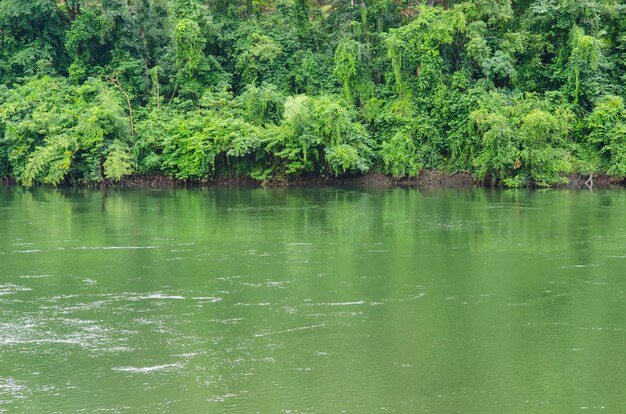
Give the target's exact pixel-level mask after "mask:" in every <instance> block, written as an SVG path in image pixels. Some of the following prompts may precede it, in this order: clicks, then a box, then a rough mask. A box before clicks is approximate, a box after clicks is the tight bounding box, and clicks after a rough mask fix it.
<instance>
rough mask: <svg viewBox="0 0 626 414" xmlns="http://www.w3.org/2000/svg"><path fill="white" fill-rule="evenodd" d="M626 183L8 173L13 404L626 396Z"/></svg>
mask: <svg viewBox="0 0 626 414" xmlns="http://www.w3.org/2000/svg"><path fill="white" fill-rule="evenodd" d="M625 270H626V192H623V191H616V192H611V191H604V192H596V193H590V192H583V191H581V192H569V191H551V192H525V191H504V192H502V191H493V190H485V189H469V190H433V191H418V190H416V189H393V190H363V189H279V190H263V189H217V190H215V189H212V190H207V189H196V190H159V191H149V190H114V191H106V192H102V191H90V190H54V189H41V188H39V189H33V190H30V191H29V190H23V189H20V188H15V187H0V412H24V413H26V412H28V413H37V412H42V413H43V412H45V413H53V412H55V413H83V412H89V413H91V412H108V413H137V412H148V413H159V412H163V413H183V412H184V413H208V412H227V413H255V412H259V413H330V412H349V413H365V412H367V413H370V412H372V413H373V412H397V413H421V412H434V413H455V412H460V413H494V414H495V413H498V414H500V413H536V412H555V413H556V412H558V413H571V412H579V411H582V412H591V411H596V412H615V413H621V412H625V411H626V393H624V390H625V389H626V358H625V356H626V348H625V346H626V306H625V305H626V301H625V299H626V296H625V291H626V272H625Z"/></svg>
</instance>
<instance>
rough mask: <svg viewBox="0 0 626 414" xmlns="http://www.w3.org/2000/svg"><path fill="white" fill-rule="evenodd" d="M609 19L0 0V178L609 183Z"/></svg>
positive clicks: (369, 1) (539, 12) (612, 138)
mask: <svg viewBox="0 0 626 414" xmlns="http://www.w3.org/2000/svg"><path fill="white" fill-rule="evenodd" d="M625 6H626V5H625V4H624V3H623V0H586V1H584V2H580V1H574V0H530V1H513V0H497V1H496V0H432V1H422V2H420V1H397V0H335V1H326V0H229V1H225V0H90V1H86V0H64V1H61V0H19V1H18V0H3V1H0V177H5V178H6V177H8V178H13V179H16V180H17V181H19V182H20V183H22V184H24V185H26V186H30V185H33V184H35V183H46V184H52V185H58V184H62V183H73V182H103V181H119V180H123V179H124V178H125V177H127V176H129V175H133V174H165V175H168V176H171V177H175V178H178V179H188V180H204V179H207V178H209V177H212V176H225V175H236V176H248V177H254V178H257V179H270V178H276V177H287V176H290V175H301V174H318V175H331V176H338V175H345V174H361V173H365V172H368V171H380V172H383V173H386V174H389V175H391V176H394V177H407V176H409V177H412V176H417V175H418V174H419V173H420V171H421V170H422V169H424V168H428V169H437V170H442V171H445V172H449V173H454V172H460V171H464V172H470V173H472V174H474V175H475V176H476V177H477V178H478V179H490V180H491V181H492V182H494V183H499V184H503V185H507V186H514V187H517V186H524V185H528V184H536V185H542V186H550V185H553V184H557V183H560V182H563V181H565V180H566V178H565V177H566V176H567V175H568V174H573V173H579V174H592V173H604V174H609V175H612V176H616V177H624V176H626V149H625V148H626V109H625V105H624V99H626V75H625V73H626V36H624V33H626V7H625Z"/></svg>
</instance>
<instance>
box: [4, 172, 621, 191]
mask: <svg viewBox="0 0 626 414" xmlns="http://www.w3.org/2000/svg"><path fill="white" fill-rule="evenodd" d="M567 179H568V180H569V182H568V183H566V184H559V185H555V186H554V187H553V188H557V189H589V188H623V187H624V185H625V184H626V178H616V177H609V176H606V175H594V176H593V182H591V181H590V180H589V176H588V175H583V174H570V175H568V176H567ZM0 184H4V185H9V184H18V183H16V181H15V180H13V179H7V178H0ZM72 185H77V186H86V187H124V188H186V187H327V186H367V187H383V188H392V187H444V188H468V187H474V186H476V187H497V185H496V183H494V182H492V181H491V180H490V179H485V180H477V179H476V178H475V177H474V176H472V175H471V174H469V173H457V174H449V173H444V172H440V171H432V170H422V171H421V172H420V175H419V176H418V177H412V178H393V177H391V176H388V175H385V174H381V173H369V174H364V175H354V176H343V177H333V176H320V175H303V176H297V177H288V178H273V179H270V180H265V181H259V180H255V179H253V178H249V177H215V178H209V179H204V180H178V179H175V178H172V177H166V176H164V175H136V176H132V177H127V178H124V179H122V180H120V181H119V182H112V181H106V182H103V183H65V184H64V186H72ZM529 188H535V186H534V185H533V183H530V185H529Z"/></svg>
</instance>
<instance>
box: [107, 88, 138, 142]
mask: <svg viewBox="0 0 626 414" xmlns="http://www.w3.org/2000/svg"><path fill="white" fill-rule="evenodd" d="M109 82H111V83H112V84H113V85H115V87H117V89H119V90H120V92H122V93H123V94H124V96H125V97H126V103H127V104H128V112H129V114H130V136H131V140H132V143H133V146H134V145H135V120H134V118H133V106H132V104H131V102H130V96H128V94H127V93H126V91H125V90H124V88H122V85H120V81H119V80H118V79H117V76H111V77H110V78H109Z"/></svg>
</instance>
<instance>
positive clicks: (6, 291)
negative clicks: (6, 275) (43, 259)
mask: <svg viewBox="0 0 626 414" xmlns="http://www.w3.org/2000/svg"><path fill="white" fill-rule="evenodd" d="M31 290H32V289H31V288H29V287H27V286H19V285H14V284H13V283H6V284H4V285H0V296H7V295H13V294H15V293H18V292H28V291H31Z"/></svg>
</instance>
